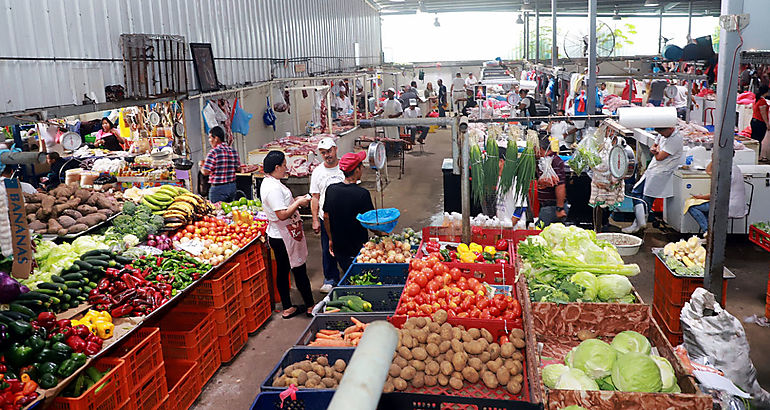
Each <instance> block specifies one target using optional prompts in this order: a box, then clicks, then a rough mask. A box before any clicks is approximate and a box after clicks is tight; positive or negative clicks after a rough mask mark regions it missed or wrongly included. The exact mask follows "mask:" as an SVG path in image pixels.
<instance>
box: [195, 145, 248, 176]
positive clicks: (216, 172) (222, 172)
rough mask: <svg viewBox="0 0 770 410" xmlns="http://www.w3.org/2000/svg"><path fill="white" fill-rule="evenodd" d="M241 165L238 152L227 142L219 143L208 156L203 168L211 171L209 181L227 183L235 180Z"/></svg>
mask: <svg viewBox="0 0 770 410" xmlns="http://www.w3.org/2000/svg"><path fill="white" fill-rule="evenodd" d="M240 166H241V160H240V158H238V153H237V152H235V150H234V149H233V148H232V147H230V146H228V145H225V144H219V145H217V146H216V148H214V149H212V150H211V151H210V152H209V154H208V155H207V156H206V162H205V163H204V164H203V169H205V170H208V171H209V172H211V175H209V183H211V184H226V183H230V182H234V181H235V173H236V172H238V168H240Z"/></svg>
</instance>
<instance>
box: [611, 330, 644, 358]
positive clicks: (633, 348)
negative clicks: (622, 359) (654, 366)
mask: <svg viewBox="0 0 770 410" xmlns="http://www.w3.org/2000/svg"><path fill="white" fill-rule="evenodd" d="M610 346H612V348H613V349H615V350H617V351H618V352H620V353H629V352H636V353H644V354H650V351H651V350H652V345H650V341H649V340H647V338H646V337H644V335H643V334H641V333H639V332H634V331H633V330H626V331H624V332H620V333H618V334H617V335H615V337H614V338H612V342H611V343H610Z"/></svg>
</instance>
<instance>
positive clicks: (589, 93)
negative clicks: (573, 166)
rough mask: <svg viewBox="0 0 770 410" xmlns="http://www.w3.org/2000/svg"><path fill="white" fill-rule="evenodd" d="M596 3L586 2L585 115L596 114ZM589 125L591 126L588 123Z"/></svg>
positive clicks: (593, 1) (590, 0) (594, 0)
mask: <svg viewBox="0 0 770 410" xmlns="http://www.w3.org/2000/svg"><path fill="white" fill-rule="evenodd" d="M596 2H597V0H588V75H587V76H586V114H589V115H591V114H593V113H595V112H596ZM589 124H592V123H591V122H589Z"/></svg>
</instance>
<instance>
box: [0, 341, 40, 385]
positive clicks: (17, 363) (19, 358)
mask: <svg viewBox="0 0 770 410" xmlns="http://www.w3.org/2000/svg"><path fill="white" fill-rule="evenodd" d="M34 357H35V353H34V352H33V351H32V348H31V347H29V346H24V345H23V344H21V343H14V344H13V345H12V346H11V347H10V348H9V349H8V350H7V351H6V352H5V358H6V360H8V363H10V364H11V365H12V366H14V367H15V368H17V369H18V368H20V367H24V366H26V365H28V364H30V363H32V359H33V358H34ZM6 377H8V376H7V375H6Z"/></svg>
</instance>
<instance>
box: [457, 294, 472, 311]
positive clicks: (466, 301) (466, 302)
mask: <svg viewBox="0 0 770 410" xmlns="http://www.w3.org/2000/svg"><path fill="white" fill-rule="evenodd" d="M471 306H473V300H472V299H470V298H467V297H466V298H463V300H462V301H461V302H460V309H462V310H463V311H468V310H470V308H471Z"/></svg>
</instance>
